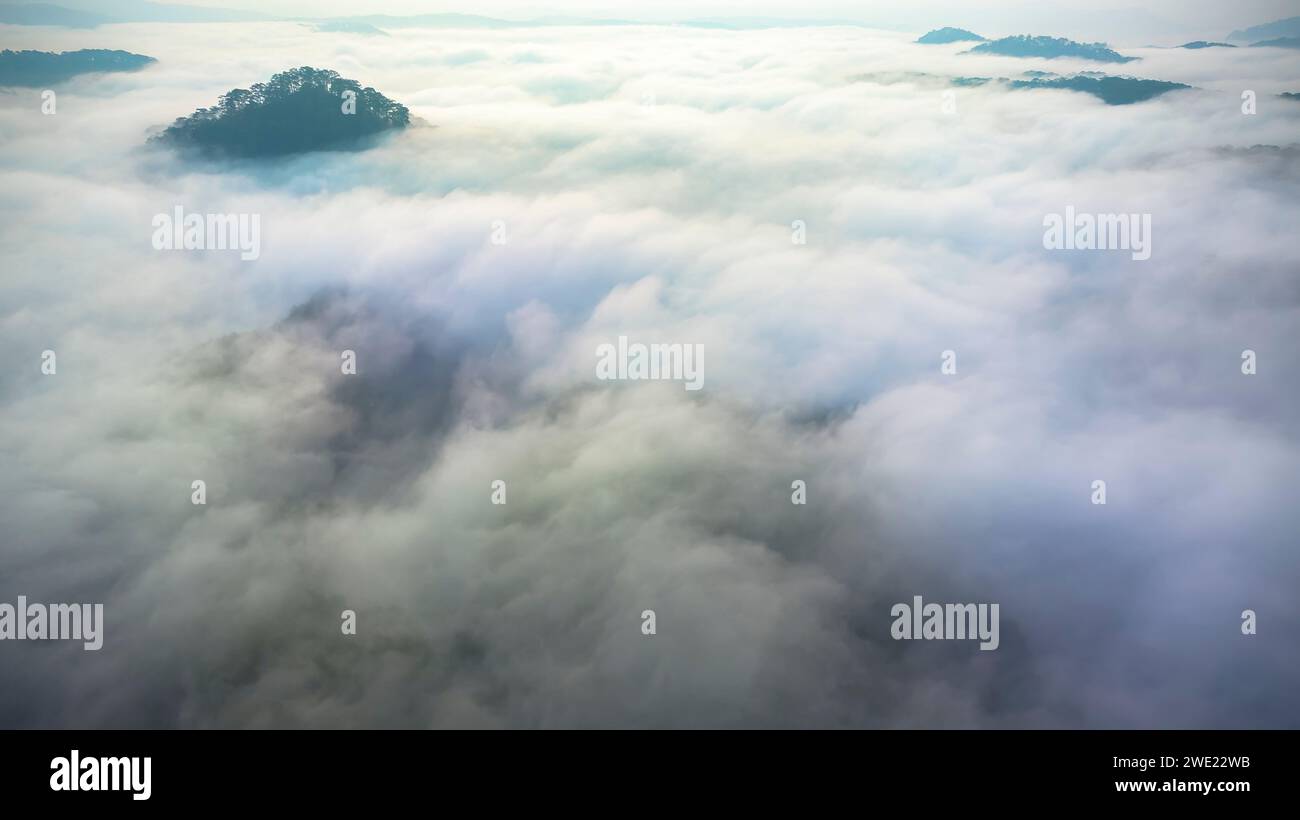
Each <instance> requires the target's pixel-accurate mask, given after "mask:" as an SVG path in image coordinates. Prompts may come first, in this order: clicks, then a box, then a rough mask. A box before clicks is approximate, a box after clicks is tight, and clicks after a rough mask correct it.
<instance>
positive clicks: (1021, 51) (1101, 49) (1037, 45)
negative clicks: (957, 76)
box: [967, 34, 1137, 63]
mask: <svg viewBox="0 0 1300 820" xmlns="http://www.w3.org/2000/svg"><path fill="white" fill-rule="evenodd" d="M967 53H968V54H976V53H979V54H1000V55H1002V56H1004V57H1044V58H1047V59H1049V60H1050V59H1053V58H1056V57H1077V58H1079V59H1083V60H1096V61H1098V62H1103V63H1128V62H1132V61H1133V60H1136V59H1137V58H1136V57H1125V56H1123V55H1122V54H1119V53H1118V52H1115V51H1112V50H1111V49H1110V48H1109V47H1107V45H1106V44H1105V43H1076V42H1075V41H1074V40H1066V39H1064V38H1061V37H1033V36H1030V35H1027V34H1021V35H1018V36H1015V37H1003V38H1002V39H1001V40H992V41H990V42H987V43H980V44H979V45H977V46H975V47H974V48H972V49H971V50H970V51H969V52H967Z"/></svg>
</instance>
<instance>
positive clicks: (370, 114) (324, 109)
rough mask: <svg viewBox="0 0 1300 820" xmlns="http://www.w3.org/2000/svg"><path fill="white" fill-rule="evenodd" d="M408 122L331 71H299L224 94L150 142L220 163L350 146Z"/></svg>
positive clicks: (401, 109)
mask: <svg viewBox="0 0 1300 820" xmlns="http://www.w3.org/2000/svg"><path fill="white" fill-rule="evenodd" d="M349 92H350V93H349ZM410 121H411V118H410V112H409V111H407V109H406V106H404V105H401V104H400V103H396V102H394V101H392V100H390V99H388V98H387V97H385V96H384V95H383V94H381V93H379V92H378V91H376V90H375V89H373V88H368V87H367V88H363V87H362V86H361V84H360V83H358V82H357V81H356V80H349V79H347V78H345V77H340V76H339V75H338V72H336V71H330V70H328V69H318V68H311V67H309V66H303V67H302V68H295V69H291V70H289V71H282V72H280V73H278V74H276V75H274V76H273V77H271V79H270V80H269V81H268V82H266V83H254V84H253V86H252V87H251V88H247V89H245V88H236V89H234V90H232V91H228V92H226V93H225V94H223V95H222V96H221V99H220V100H219V101H218V102H217V104H216V105H214V106H212V107H211V108H200V109H199V110H198V111H195V112H194V113H193V114H191V115H190V116H188V117H181V118H180V119H177V120H176V121H175V122H174V123H173V124H172V125H171V126H170V127H169V128H167V130H166V131H164V132H162V133H161V134H159V135H157V136H156V137H154V138H153V139H152V140H151V142H155V143H159V144H163V145H167V146H169V147H172V148H177V149H180V150H183V151H195V152H197V153H200V154H203V155H206V156H210V157H218V158H219V157H230V158H257V157H278V156H285V155H288V154H298V153H303V152H307V151H322V150H349V149H355V148H358V147H361V140H363V139H364V138H365V137H369V136H373V135H375V134H379V133H382V132H384V131H389V130H392V129H398V128H405V127H406V126H407V125H409V124H410Z"/></svg>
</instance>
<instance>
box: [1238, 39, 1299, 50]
mask: <svg viewBox="0 0 1300 820" xmlns="http://www.w3.org/2000/svg"><path fill="white" fill-rule="evenodd" d="M1261 46H1263V47H1268V46H1271V47H1273V48H1300V37H1278V38H1277V39H1276V40H1262V41H1260V42H1258V43H1251V44H1250V47H1251V48H1260V47H1261Z"/></svg>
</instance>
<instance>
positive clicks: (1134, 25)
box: [6, 0, 1300, 43]
mask: <svg viewBox="0 0 1300 820" xmlns="http://www.w3.org/2000/svg"><path fill="white" fill-rule="evenodd" d="M6 2H8V0H6ZM116 2H121V0H62V3H61V4H62V5H66V6H72V7H80V8H85V9H90V10H95V9H104V8H106V7H111V6H112V5H113V4H114V3H116ZM170 2H173V3H183V4H186V5H196V6H209V7H220V8H232V9H247V10H252V11H259V12H263V13H269V14H280V15H285V16H342V15H360V14H397V15H401V14H425V13H448V12H455V13H464V14H479V15H486V16H495V17H502V18H507V19H527V18H532V17H539V16H546V15H557V14H558V15H581V16H589V17H617V18H630V19H638V20H647V21H671V20H679V19H689V18H697V17H712V16H741V17H778V18H799V19H843V20H853V21H859V22H863V23H868V24H871V23H874V24H876V25H879V26H881V27H887V28H897V29H907V30H912V29H920V30H926V29H929V28H937V27H940V26H943V25H956V26H962V27H969V28H976V27H978V28H980V29H984V30H985V31H981V32H980V33H985V34H989V35H992V36H1002V35H1006V34H1012V33H1034V34H1054V35H1063V36H1070V35H1073V36H1076V37H1085V36H1086V37H1098V38H1104V39H1107V40H1108V41H1112V42H1117V43H1135V42H1137V41H1139V40H1142V41H1146V40H1156V39H1161V40H1163V39H1164V38H1163V37H1162V35H1165V36H1179V37H1181V36H1183V35H1185V34H1186V35H1189V36H1204V37H1218V38H1222V37H1225V36H1226V35H1227V34H1228V32H1230V31H1232V30H1233V29H1240V28H1246V27H1248V26H1252V25H1258V24H1260V23H1267V22H1271V21H1273V20H1278V19H1282V18H1286V17H1290V16H1294V15H1296V14H1297V13H1298V11H1300V10H1298V9H1297V4H1296V2H1295V0H1236V2H1233V3H1223V2H1221V0H1190V1H1189V0H1145V1H1144V2H1135V1H1134V0H1091V1H1090V2H1080V0H1035V1H1034V2H1029V1H1028V0H983V2H978V3H973V2H957V1H956V0H907V2H897V1H895V2H879V0H798V1H797V2H796V1H795V0H655V2H611V0H604V1H603V2H601V1H600V0H542V2H524V1H522V0H473V2H469V1H468V0H170Z"/></svg>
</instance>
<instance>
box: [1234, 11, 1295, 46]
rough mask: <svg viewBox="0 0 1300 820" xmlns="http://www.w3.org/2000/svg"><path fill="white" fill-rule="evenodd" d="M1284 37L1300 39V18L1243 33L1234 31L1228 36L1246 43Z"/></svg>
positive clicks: (1258, 27)
mask: <svg viewBox="0 0 1300 820" xmlns="http://www.w3.org/2000/svg"><path fill="white" fill-rule="evenodd" d="M1282 37H1300V17H1288V18H1287V19H1285V20H1275V21H1274V22H1272V23H1264V24H1263V25H1258V26H1251V27H1250V28H1248V29H1243V30H1241V31H1234V32H1232V33H1231V34H1229V35H1228V39H1229V40H1237V41H1244V42H1258V41H1260V40H1276V39H1279V38H1282Z"/></svg>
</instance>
